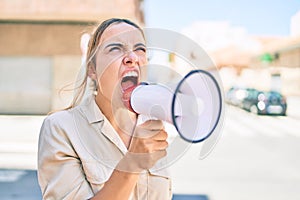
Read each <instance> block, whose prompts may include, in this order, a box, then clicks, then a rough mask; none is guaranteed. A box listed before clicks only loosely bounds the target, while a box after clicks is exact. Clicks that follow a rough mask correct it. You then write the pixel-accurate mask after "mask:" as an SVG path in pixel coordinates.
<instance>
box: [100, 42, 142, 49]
mask: <svg viewBox="0 0 300 200" xmlns="http://www.w3.org/2000/svg"><path fill="white" fill-rule="evenodd" d="M111 46H118V47H122V46H124V45H123V44H121V43H111V44H108V45H106V46H105V47H104V49H106V48H108V47H111ZM138 46H143V47H145V48H146V45H145V44H143V43H137V44H135V45H134V46H133V47H134V48H136V47H138Z"/></svg>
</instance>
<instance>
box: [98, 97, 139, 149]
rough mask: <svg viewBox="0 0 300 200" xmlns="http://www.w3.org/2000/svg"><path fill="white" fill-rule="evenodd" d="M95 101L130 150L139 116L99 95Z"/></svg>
mask: <svg viewBox="0 0 300 200" xmlns="http://www.w3.org/2000/svg"><path fill="white" fill-rule="evenodd" d="M95 100H96V104H97V105H98V107H99V108H100V110H101V112H102V113H103V114H104V116H105V117H106V118H107V119H108V121H109V122H110V123H111V125H112V127H113V128H114V129H115V130H116V132H117V133H118V135H119V136H120V138H121V139H122V141H123V142H124V144H125V145H126V147H127V148H128V147H129V144H130V141H131V137H132V134H133V131H134V128H135V125H136V121H137V115H136V114H135V113H133V112H131V111H129V110H128V109H126V108H125V107H121V106H119V107H118V106H114V105H113V104H112V103H111V102H110V101H108V100H107V99H106V98H105V97H103V96H102V97H100V95H99V94H98V95H97V96H96V98H95Z"/></svg>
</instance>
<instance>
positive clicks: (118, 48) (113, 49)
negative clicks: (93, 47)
mask: <svg viewBox="0 0 300 200" xmlns="http://www.w3.org/2000/svg"><path fill="white" fill-rule="evenodd" d="M120 50H121V48H120V47H118V46H114V47H112V48H110V49H109V52H112V51H120Z"/></svg>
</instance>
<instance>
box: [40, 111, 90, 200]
mask: <svg viewBox="0 0 300 200" xmlns="http://www.w3.org/2000/svg"><path fill="white" fill-rule="evenodd" d="M50 117H51V116H50ZM50 117H47V118H46V119H45V120H44V122H43V125H42V127H41V130H40V136H39V144H38V180H39V184H40V187H41V191H42V195H43V199H46V200H47V199H50V200H52V199H55V200H56V199H89V198H91V197H93V196H94V194H93V191H92V189H91V187H90V184H89V182H88V181H87V180H86V177H85V174H84V172H83V169H82V165H81V161H80V159H79V158H78V156H77V154H76V152H75V150H74V148H73V146H72V144H71V142H70V140H69V138H68V137H67V134H66V130H64V129H63V128H61V126H60V125H59V124H58V123H56V121H55V118H50Z"/></svg>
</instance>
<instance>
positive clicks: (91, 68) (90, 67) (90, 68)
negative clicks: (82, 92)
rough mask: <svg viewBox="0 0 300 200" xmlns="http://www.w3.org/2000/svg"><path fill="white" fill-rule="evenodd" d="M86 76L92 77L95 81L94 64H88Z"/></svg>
mask: <svg viewBox="0 0 300 200" xmlns="http://www.w3.org/2000/svg"><path fill="white" fill-rule="evenodd" d="M88 76H89V77H90V78H91V79H92V80H95V81H97V73H96V67H95V65H94V64H89V65H88Z"/></svg>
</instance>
